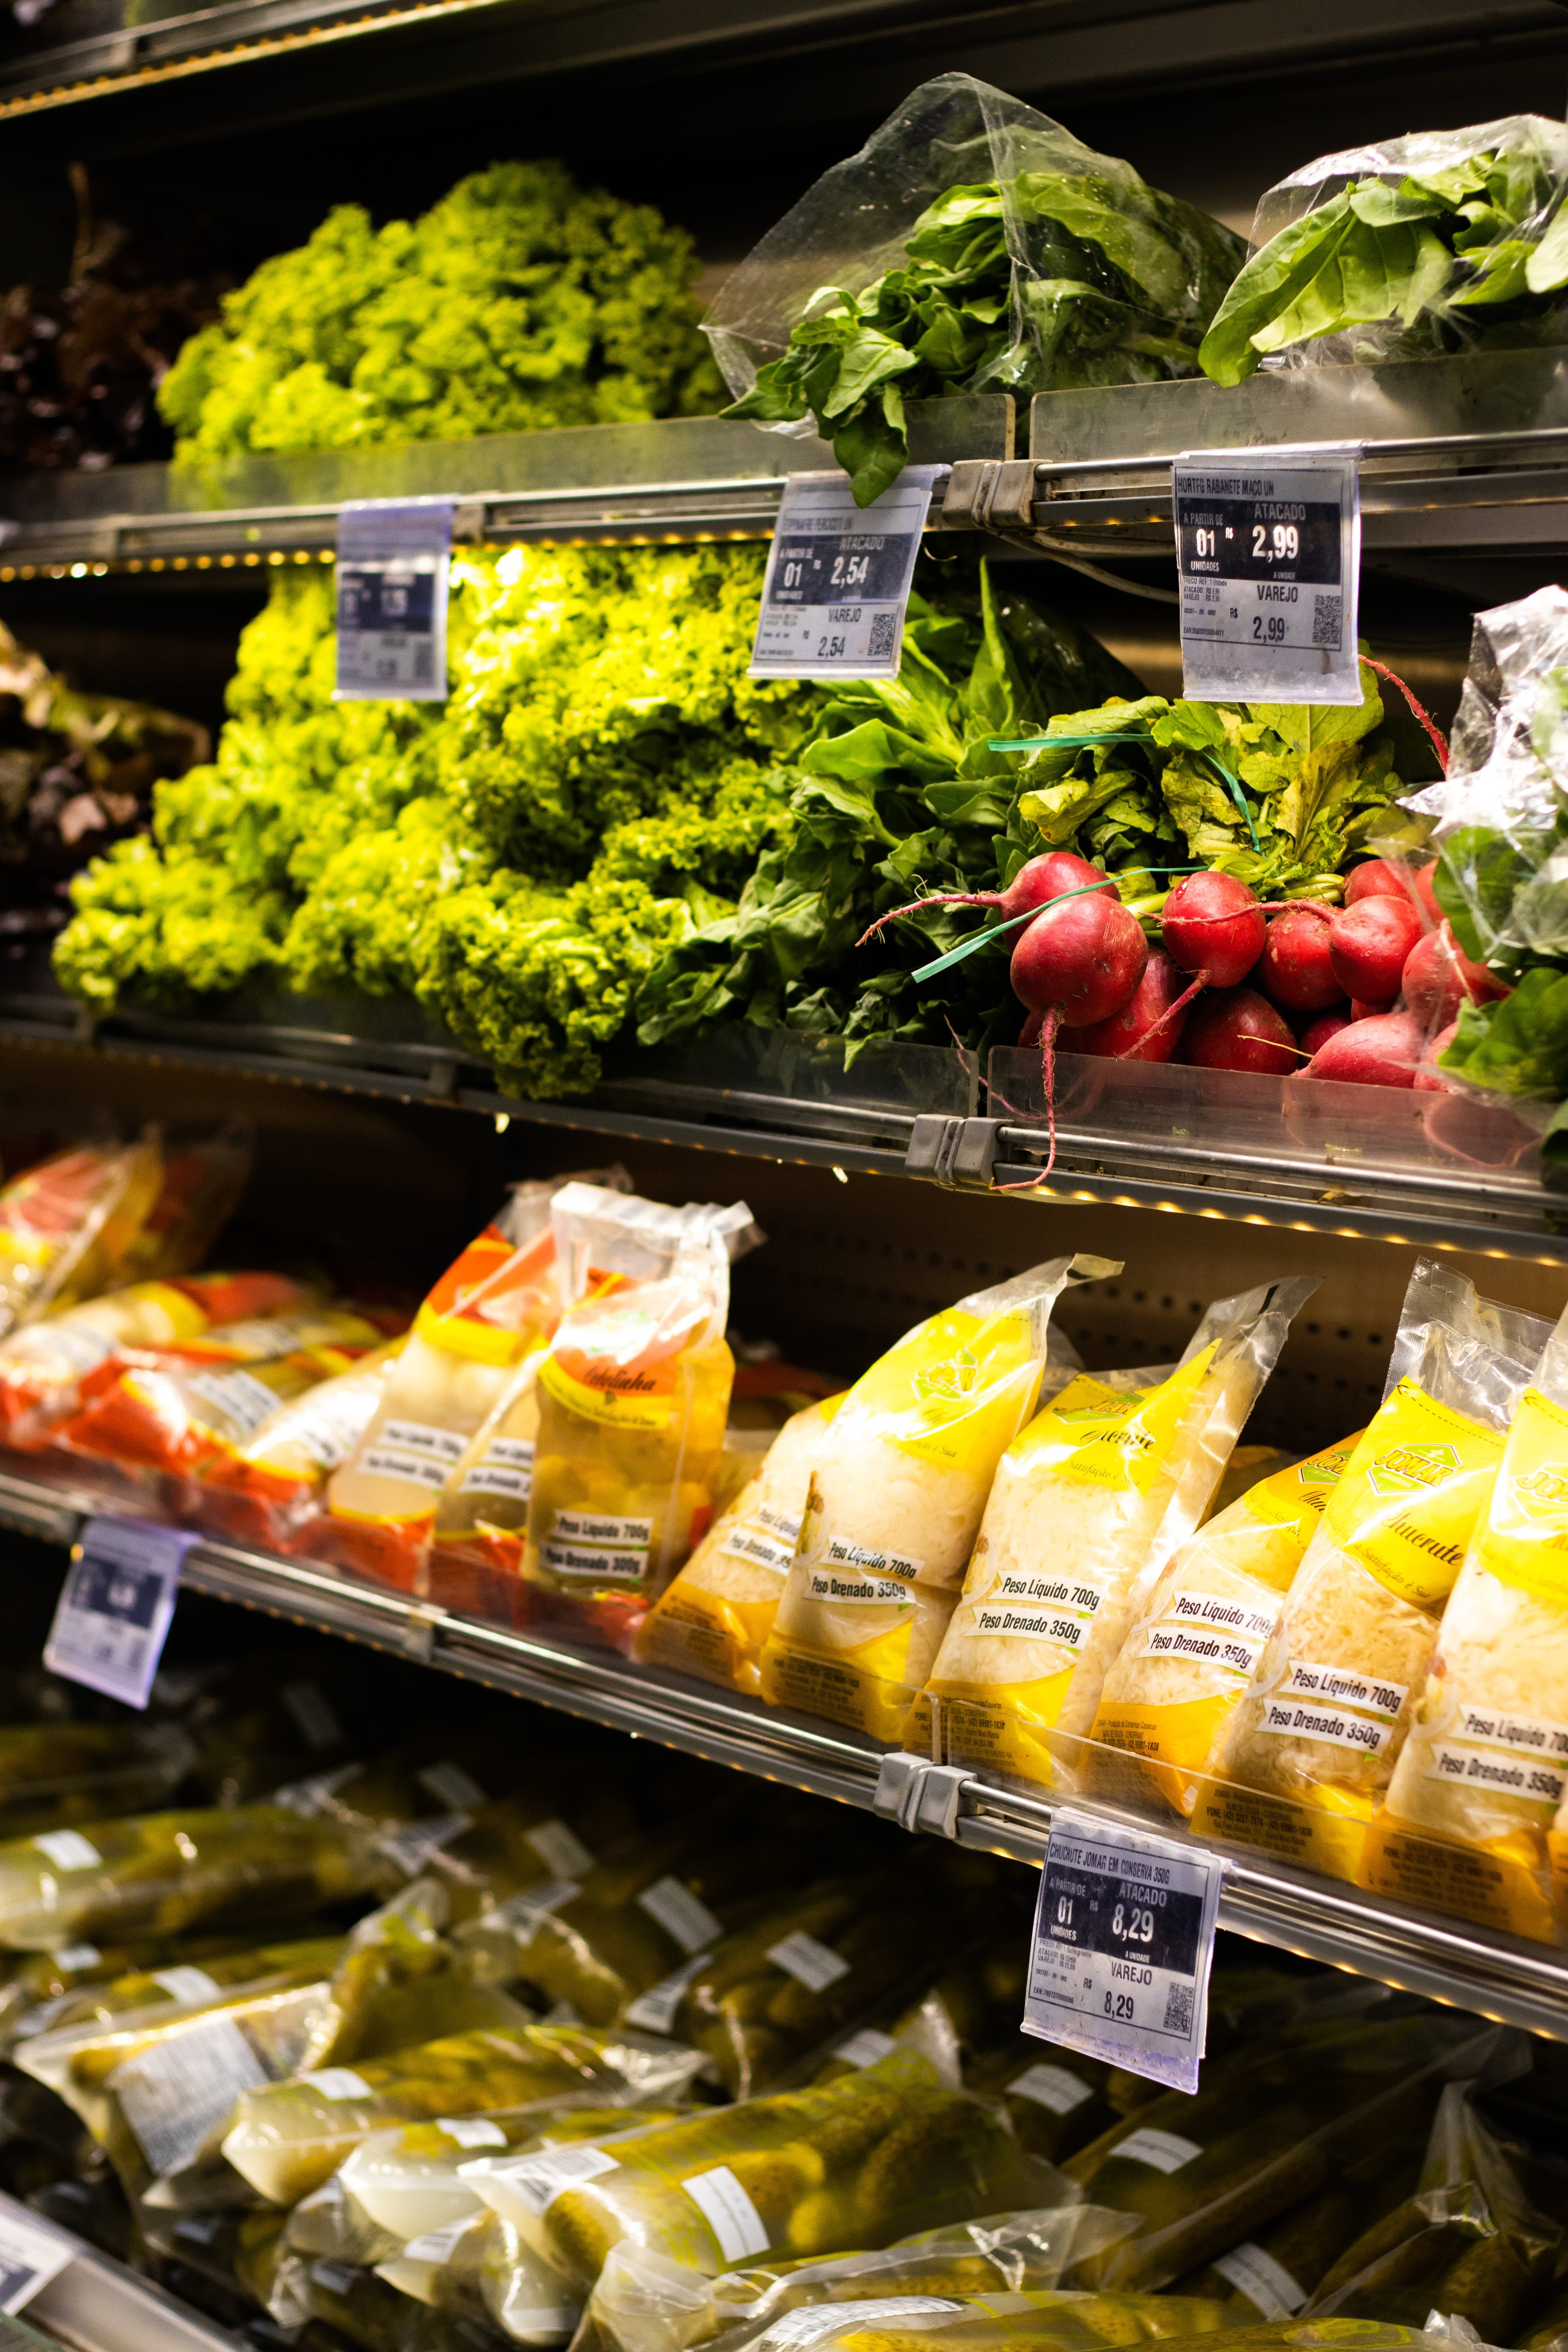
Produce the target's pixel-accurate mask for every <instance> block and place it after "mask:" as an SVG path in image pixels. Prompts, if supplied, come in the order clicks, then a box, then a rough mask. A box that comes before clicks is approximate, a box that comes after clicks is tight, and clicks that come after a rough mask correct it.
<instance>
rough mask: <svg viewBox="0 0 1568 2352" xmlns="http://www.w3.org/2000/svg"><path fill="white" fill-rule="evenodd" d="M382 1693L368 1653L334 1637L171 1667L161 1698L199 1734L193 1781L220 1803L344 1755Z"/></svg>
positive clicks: (369, 1721) (370, 1720)
mask: <svg viewBox="0 0 1568 2352" xmlns="http://www.w3.org/2000/svg"><path fill="white" fill-rule="evenodd" d="M378 1698H379V1689H378V1682H377V1678H376V1677H375V1676H374V1674H372V1673H367V1672H366V1662H365V1660H364V1658H363V1654H362V1655H359V1656H356V1655H355V1654H353V1652H352V1651H346V1650H343V1649H342V1648H341V1646H336V1647H328V1646H327V1645H326V1644H325V1643H322V1644H320V1645H317V1646H313V1647H300V1648H299V1649H293V1650H273V1651H263V1652H258V1653H248V1654H245V1655H242V1656H240V1657H238V1658H233V1659H227V1660H224V1661H222V1662H219V1663H217V1664H212V1665H207V1666H203V1667H200V1668H194V1669H186V1668H179V1669H176V1670H174V1671H171V1670H169V1669H168V1668H164V1669H163V1670H161V1671H160V1673H159V1675H158V1676H157V1679H156V1680H155V1681H154V1683H153V1706H167V1707H169V1708H170V1710H171V1712H172V1716H173V1719H174V1721H175V1722H177V1723H178V1724H179V1726H180V1727H181V1728H182V1729H183V1730H184V1731H185V1732H187V1733H188V1734H189V1736H190V1738H192V1739H194V1740H195V1745H196V1762H195V1767H194V1768H193V1770H192V1774H191V1781H192V1786H193V1789H194V1790H195V1791H197V1792H198V1793H199V1794H200V1795H201V1796H202V1797H203V1798H204V1799H205V1801H207V1802H208V1803H211V1804H215V1805H242V1804H247V1803H249V1802H251V1801H253V1800H255V1799H257V1798H259V1797H263V1796H266V1797H270V1796H271V1795H272V1793H273V1791H274V1790H277V1789H279V1787H281V1786H282V1785H283V1784H284V1783H285V1782H288V1781H293V1780H300V1779H301V1778H303V1777H305V1776H307V1775H320V1774H321V1772H323V1771H326V1770H329V1769H332V1768H334V1767H336V1766H338V1765H340V1764H342V1762H344V1761H345V1760H346V1759H347V1758H348V1755H349V1753H350V1748H351V1746H352V1745H353V1744H357V1738H363V1736H364V1735H365V1733H366V1732H367V1731H368V1730H369V1729H370V1727H372V1726H373V1725H374V1722H375V1721H376V1719H377V1717H378V1715H379V1713H380V1708H379V1706H378ZM351 1734H353V1735H355V1738H353V1739H351Z"/></svg>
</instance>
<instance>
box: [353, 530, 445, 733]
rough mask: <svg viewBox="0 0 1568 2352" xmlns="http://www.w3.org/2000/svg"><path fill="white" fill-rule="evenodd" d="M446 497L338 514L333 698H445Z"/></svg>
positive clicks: (424, 700) (405, 699)
mask: <svg viewBox="0 0 1568 2352" xmlns="http://www.w3.org/2000/svg"><path fill="white" fill-rule="evenodd" d="M452 506H453V501H452V499H412V500H410V501H408V502H407V503H406V504H398V503H395V501H393V500H391V499H352V500H350V502H349V503H348V504H347V505H346V506H343V507H342V508H341V509H339V513H338V572H337V608H338V609H337V618H338V682H337V686H336V688H335V690H334V693H333V700H334V701H337V702H444V701H445V700H446V698H447V584H448V575H449V573H450V572H451V566H452Z"/></svg>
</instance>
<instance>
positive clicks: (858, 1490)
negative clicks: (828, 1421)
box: [762, 1257, 1121, 1743]
mask: <svg viewBox="0 0 1568 2352" xmlns="http://www.w3.org/2000/svg"><path fill="white" fill-rule="evenodd" d="M1120 1272H1121V1266H1120V1265H1119V1264H1117V1263H1116V1262H1114V1261H1112V1260H1111V1259H1109V1258H1096V1257H1074V1258H1066V1257H1058V1258H1052V1259H1050V1260H1049V1261H1048V1262H1047V1264H1045V1265H1037V1266H1031V1267H1030V1269H1029V1271H1028V1272H1027V1273H1026V1274H1020V1275H1016V1276H1014V1278H1013V1279H1012V1280H1011V1281H1010V1282H1004V1283H999V1284H998V1285H997V1286H996V1287H995V1288H994V1289H992V1290H982V1291H975V1292H973V1293H972V1294H971V1296H970V1297H966V1298H961V1299H960V1300H959V1301H958V1304H957V1305H956V1307H948V1308H947V1309H946V1310H945V1311H944V1312H943V1313H942V1314H940V1315H932V1316H931V1317H930V1318H928V1319H927V1320H926V1321H925V1322H924V1323H921V1324H918V1325H917V1326H916V1327H915V1328H914V1329H913V1330H912V1331H908V1332H906V1333H905V1335H904V1337H903V1338H902V1339H900V1340H899V1342H898V1343H897V1345H896V1346H895V1347H892V1348H889V1350H888V1352H887V1354H886V1355H885V1356H883V1357H882V1358H881V1359H880V1360H879V1361H878V1362H877V1363H875V1364H873V1365H872V1367H871V1369H870V1370H869V1371H868V1372H866V1373H864V1374H862V1376H861V1378H860V1379H859V1380H858V1381H857V1382H856V1384H855V1386H854V1387H853V1388H852V1389H851V1390H850V1391H849V1393H848V1395H847V1397H845V1398H844V1399H843V1401H842V1402H841V1403H840V1405H839V1407H838V1410H837V1413H836V1414H835V1415H834V1419H833V1425H832V1428H831V1430H830V1431H829V1433H828V1435H827V1440H826V1444H825V1445H824V1447H823V1449H822V1454H821V1457H820V1459H819V1461H818V1463H817V1465H816V1469H815V1470H814V1471H813V1473H812V1475H811V1479H810V1483H809V1486H808V1488H807V1492H806V1499H805V1513H804V1516H803V1518H802V1522H801V1531H800V1540H799V1544H798V1546H797V1549H796V1551H795V1559H794V1562H793V1563H792V1565H791V1568H790V1571H789V1575H788V1577H787V1579H786V1580H785V1583H784V1592H783V1595H782V1597H781V1599H780V1601H779V1607H778V1613H777V1615H776V1617H775V1618H774V1620H773V1631H772V1633H770V1634H769V1636H768V1639H767V1642H766V1643H765V1645H764V1647H763V1657H762V1689H763V1697H764V1698H766V1699H769V1700H771V1701H772V1702H773V1705H774V1706H795V1707H799V1708H801V1709H803V1710H804V1712H805V1713H806V1714H808V1715H825V1716H828V1717H831V1718H832V1719H833V1720H834V1721H835V1722H837V1723H846V1724H847V1725H848V1726H849V1727H850V1728H851V1729H852V1730H856V1731H864V1732H868V1733H869V1734H870V1735H871V1737H872V1738H875V1739H883V1740H887V1741H889V1743H890V1742H892V1741H895V1740H897V1739H898V1738H899V1737H900V1733H901V1731H902V1729H903V1726H904V1720H905V1717H907V1716H908V1714H909V1710H910V1706H911V1704H912V1702H913V1700H914V1697H915V1695H916V1694H917V1692H918V1691H919V1690H920V1687H921V1683H922V1682H923V1681H924V1679H925V1675H926V1671H927V1668H928V1667H929V1666H930V1664H931V1660H932V1658H933V1657H934V1656H935V1655H936V1653H937V1649H938V1647H939V1645H940V1643H941V1641H942V1634H943V1633H944V1632H945V1631H946V1628H947V1621H948V1619H949V1618H950V1617H951V1615H952V1605H953V1601H954V1598H955V1597H956V1588H957V1585H958V1582H959V1580H960V1578H961V1577H962V1575H963V1566H964V1562H965V1561H966V1560H967V1559H968V1558H969V1553H970V1549H971V1547H972V1546H973V1541H974V1537H975V1531H976V1529H977V1528H978V1527H979V1525H980V1518H981V1514H982V1512H983V1511H984V1508H985V1497H986V1496H987V1494H988V1493H989V1492H990V1488H991V1481H992V1479H993V1478H994V1475H995V1474H996V1465H997V1463H998V1462H999V1461H1000V1460H1001V1458H1002V1455H1003V1453H1004V1452H1005V1449H1006V1447H1007V1446H1008V1445H1010V1444H1012V1442H1013V1440H1014V1438H1015V1437H1016V1435H1017V1433H1018V1431H1019V1430H1020V1429H1021V1428H1022V1427H1023V1425H1024V1423H1025V1422H1026V1421H1027V1419H1028V1417H1029V1415H1030V1413H1031V1412H1033V1411H1034V1408H1035V1403H1036V1400H1037V1397H1038V1395H1039V1393H1040V1390H1041V1386H1042V1383H1043V1382H1046V1383H1048V1386H1049V1388H1050V1389H1051V1391H1053V1392H1054V1391H1055V1390H1056V1389H1058V1388H1059V1387H1060V1386H1061V1384H1062V1381H1063V1380H1064V1379H1066V1378H1068V1377H1069V1376H1070V1373H1071V1371H1072V1370H1076V1369H1077V1368H1078V1359H1077V1357H1076V1356H1075V1355H1074V1354H1073V1352H1072V1350H1071V1349H1070V1348H1069V1347H1068V1346H1067V1345H1066V1343H1065V1342H1063V1341H1062V1340H1061V1339H1059V1337H1058V1339H1056V1341H1055V1344H1054V1346H1053V1344H1052V1339H1051V1332H1050V1320H1051V1310H1052V1308H1053V1307H1054V1306H1055V1304H1056V1302H1057V1300H1058V1297H1060V1295H1061V1293H1062V1292H1063V1291H1064V1290H1065V1289H1066V1288H1067V1286H1068V1284H1069V1283H1075V1282H1096V1281H1100V1280H1101V1279H1103V1278H1105V1277H1106V1276H1110V1275H1113V1274H1119V1273H1120ZM1048 1358H1049V1359H1052V1360H1054V1362H1053V1370H1054V1374H1055V1376H1054V1377H1052V1374H1051V1372H1048V1371H1047V1359H1048Z"/></svg>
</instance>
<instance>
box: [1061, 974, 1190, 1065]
mask: <svg viewBox="0 0 1568 2352" xmlns="http://www.w3.org/2000/svg"><path fill="white" fill-rule="evenodd" d="M1185 977H1186V975H1185V973H1184V971H1182V970H1181V969H1180V967H1179V966H1178V965H1177V964H1175V963H1173V961H1172V960H1171V958H1170V957H1169V956H1168V955H1167V954H1166V953H1165V950H1164V949H1163V948H1155V949H1154V950H1152V953H1151V955H1150V958H1149V961H1148V962H1147V964H1145V966H1144V968H1143V977H1142V980H1141V981H1140V982H1139V983H1138V985H1137V987H1136V988H1135V989H1134V990H1133V992H1132V994H1131V997H1130V998H1129V999H1128V1001H1127V1003H1125V1004H1124V1005H1123V1006H1122V1008H1121V1012H1120V1013H1112V1014H1111V1015H1110V1019H1109V1020H1108V1021H1097V1022H1096V1023H1095V1024H1094V1025H1093V1027H1092V1028H1089V1029H1058V1032H1057V1045H1058V1050H1059V1051H1060V1052H1062V1053H1064V1054H1105V1055H1110V1056H1111V1057H1112V1058H1113V1059H1114V1060H1116V1061H1119V1062H1168V1061H1169V1060H1170V1058H1171V1056H1172V1055H1173V1053H1174V1052H1175V1050H1176V1047H1177V1046H1178V1045H1180V1043H1181V1038H1182V1031H1183V1030H1184V1027H1185V1026H1186V1021H1187V1016H1186V1013H1185V1012H1184V1011H1181V1012H1178V1011H1177V1010H1176V1003H1177V1000H1178V998H1179V997H1180V995H1181V993H1182V982H1183V981H1184V979H1185Z"/></svg>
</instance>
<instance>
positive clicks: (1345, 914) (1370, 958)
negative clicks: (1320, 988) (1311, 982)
mask: <svg viewBox="0 0 1568 2352" xmlns="http://www.w3.org/2000/svg"><path fill="white" fill-rule="evenodd" d="M1425 928H1426V927H1425V925H1424V924H1423V922H1422V920H1421V918H1420V916H1419V915H1418V914H1417V913H1416V911H1415V908H1414V907H1413V906H1412V905H1411V903H1410V901H1409V899H1408V898H1405V897H1403V896H1401V897H1400V898H1360V899H1358V900H1357V901H1356V904H1355V905H1354V906H1353V907H1345V908H1342V909H1341V911H1340V912H1339V913H1338V914H1337V915H1334V916H1333V917H1331V919H1330V923H1329V961H1330V963H1331V965H1332V967H1333V972H1334V977H1335V979H1336V980H1337V981H1338V982H1339V983H1340V987H1341V989H1342V992H1343V993H1344V994H1345V995H1346V996H1354V997H1359V998H1360V999H1361V1001H1362V1003H1363V1004H1392V1003H1393V1002H1394V998H1395V997H1396V996H1397V995H1398V993H1399V979H1400V974H1401V973H1402V972H1403V971H1404V970H1405V957H1406V956H1407V955H1408V954H1409V953H1410V950H1411V949H1412V948H1413V947H1414V946H1415V942H1416V940H1418V939H1419V938H1420V936H1421V933H1422V931H1423V929H1425Z"/></svg>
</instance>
